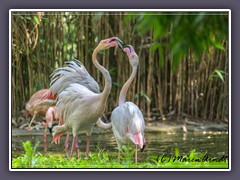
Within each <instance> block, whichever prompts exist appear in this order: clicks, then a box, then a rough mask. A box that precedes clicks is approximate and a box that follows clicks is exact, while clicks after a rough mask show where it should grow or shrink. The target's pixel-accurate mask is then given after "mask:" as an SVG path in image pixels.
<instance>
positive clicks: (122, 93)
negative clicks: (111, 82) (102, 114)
mask: <svg viewBox="0 0 240 180" xmlns="http://www.w3.org/2000/svg"><path fill="white" fill-rule="evenodd" d="M132 68H133V69H132V74H131V76H130V77H129V79H128V80H127V82H125V84H124V85H123V87H122V89H121V91H120V95H119V99H118V105H121V104H123V103H125V102H126V96H127V91H128V88H129V86H130V85H131V83H132V82H133V79H134V78H135V76H136V74H137V66H134V67H132Z"/></svg>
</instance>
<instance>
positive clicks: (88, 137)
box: [85, 136, 90, 158]
mask: <svg viewBox="0 0 240 180" xmlns="http://www.w3.org/2000/svg"><path fill="white" fill-rule="evenodd" d="M89 145H90V136H87V145H86V153H85V155H86V157H87V158H88V152H89Z"/></svg>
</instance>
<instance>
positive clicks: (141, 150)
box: [140, 144, 146, 152]
mask: <svg viewBox="0 0 240 180" xmlns="http://www.w3.org/2000/svg"><path fill="white" fill-rule="evenodd" d="M145 146H146V144H144V145H143V147H142V148H141V149H140V152H143V150H144V148H145Z"/></svg>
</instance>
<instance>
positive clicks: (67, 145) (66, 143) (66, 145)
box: [64, 132, 69, 156]
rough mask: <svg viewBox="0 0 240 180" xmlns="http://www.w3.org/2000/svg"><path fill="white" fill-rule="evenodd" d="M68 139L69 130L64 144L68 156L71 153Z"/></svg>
mask: <svg viewBox="0 0 240 180" xmlns="http://www.w3.org/2000/svg"><path fill="white" fill-rule="evenodd" d="M68 141H69V132H67V137H66V140H65V144H64V147H65V150H66V153H67V156H68V155H69V154H68V150H69V144H68Z"/></svg>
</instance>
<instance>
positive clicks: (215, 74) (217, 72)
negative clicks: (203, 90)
mask: <svg viewBox="0 0 240 180" xmlns="http://www.w3.org/2000/svg"><path fill="white" fill-rule="evenodd" d="M224 75H227V73H226V72H225V71H222V70H219V69H215V70H214V72H213V73H212V74H211V75H210V76H209V79H210V80H213V79H214V78H219V79H221V81H222V82H223V83H224V82H225V80H224Z"/></svg>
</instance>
